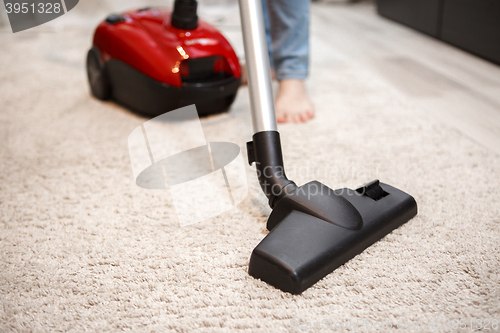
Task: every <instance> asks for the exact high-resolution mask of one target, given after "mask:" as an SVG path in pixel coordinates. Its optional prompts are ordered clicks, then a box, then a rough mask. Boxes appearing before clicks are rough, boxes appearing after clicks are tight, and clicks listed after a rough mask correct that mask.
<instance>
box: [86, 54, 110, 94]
mask: <svg viewBox="0 0 500 333" xmlns="http://www.w3.org/2000/svg"><path fill="white" fill-rule="evenodd" d="M87 77H88V79H89V84H90V91H91V92H92V95H94V96H95V97H97V98H99V99H101V100H106V99H108V98H110V96H111V87H110V84H109V80H108V77H107V75H106V71H105V70H104V65H103V62H102V58H101V53H100V52H99V49H98V48H97V47H93V48H91V49H90V50H89V52H88V54H87Z"/></svg>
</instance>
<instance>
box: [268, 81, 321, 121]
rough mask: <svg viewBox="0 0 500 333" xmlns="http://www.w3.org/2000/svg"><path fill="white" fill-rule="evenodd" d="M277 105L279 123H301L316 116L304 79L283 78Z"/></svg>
mask: <svg viewBox="0 0 500 333" xmlns="http://www.w3.org/2000/svg"><path fill="white" fill-rule="evenodd" d="M275 106H276V120H277V121H278V122H279V123H301V122H306V121H308V120H309V119H311V118H312V117H314V106H313V103H312V101H311V99H310V98H309V94H308V93H307V88H306V84H305V82H304V80H299V79H284V80H281V81H280V87H279V91H278V96H277V97H276V101H275Z"/></svg>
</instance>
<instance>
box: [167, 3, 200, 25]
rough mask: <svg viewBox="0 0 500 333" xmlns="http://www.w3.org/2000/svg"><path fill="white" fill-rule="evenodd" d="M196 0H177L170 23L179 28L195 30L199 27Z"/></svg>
mask: <svg viewBox="0 0 500 333" xmlns="http://www.w3.org/2000/svg"><path fill="white" fill-rule="evenodd" d="M197 7H198V3H197V2H196V0H175V3H174V11H173V13H172V20H171V22H170V24H172V26H173V27H176V28H177V29H182V30H194V29H196V28H197V27H198V15H196V8H197Z"/></svg>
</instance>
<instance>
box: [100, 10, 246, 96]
mask: <svg viewBox="0 0 500 333" xmlns="http://www.w3.org/2000/svg"><path fill="white" fill-rule="evenodd" d="M170 14H171V12H170V10H168V9H163V8H158V9H151V10H145V11H137V10H132V11H128V12H125V13H123V16H124V17H125V20H124V21H122V22H118V23H115V24H110V23H108V22H106V21H103V22H102V23H101V24H99V26H98V27H97V29H96V31H95V34H94V41H93V44H94V46H97V47H98V48H99V50H100V52H101V54H102V57H103V61H104V62H106V61H108V60H110V59H117V60H120V61H123V62H124V63H126V64H128V65H130V66H132V67H134V68H135V69H137V70H139V71H140V72H142V73H144V74H146V75H147V76H149V77H151V78H153V79H155V80H157V81H159V82H162V83H166V84H169V85H171V86H175V87H181V86H182V81H181V63H182V61H183V60H186V59H193V58H201V57H211V56H221V57H223V58H224V59H225V60H226V61H227V65H226V66H223V67H224V71H226V72H229V73H228V74H231V75H233V76H234V77H235V78H239V77H240V75H241V68H240V64H239V61H238V57H237V56H236V54H235V52H234V50H233V48H232V47H231V45H230V44H229V42H228V41H227V40H226V38H224V36H222V34H221V33H220V32H219V31H218V30H217V29H215V28H214V27H213V26H212V25H210V24H208V23H206V22H204V21H202V20H198V27H197V28H196V29H194V30H181V29H177V28H175V27H173V26H172V25H171V24H170Z"/></svg>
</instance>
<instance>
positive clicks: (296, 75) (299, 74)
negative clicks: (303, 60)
mask: <svg viewBox="0 0 500 333" xmlns="http://www.w3.org/2000/svg"><path fill="white" fill-rule="evenodd" d="M308 74H309V73H308V71H286V70H278V71H276V80H278V81H281V80H285V79H299V80H305V79H307V76H308Z"/></svg>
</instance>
